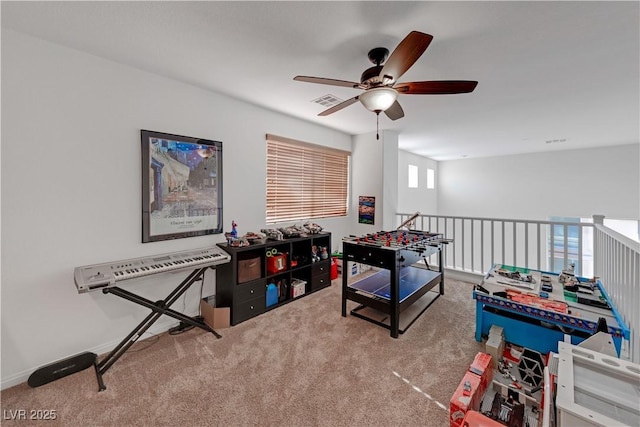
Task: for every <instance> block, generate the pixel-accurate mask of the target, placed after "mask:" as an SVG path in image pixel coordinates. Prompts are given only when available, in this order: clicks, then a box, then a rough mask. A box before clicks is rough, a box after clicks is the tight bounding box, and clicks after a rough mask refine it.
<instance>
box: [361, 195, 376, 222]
mask: <svg viewBox="0 0 640 427" xmlns="http://www.w3.org/2000/svg"><path fill="white" fill-rule="evenodd" d="M375 217H376V198H375V197H373V196H360V197H358V222H359V223H360V224H373V223H374V221H375Z"/></svg>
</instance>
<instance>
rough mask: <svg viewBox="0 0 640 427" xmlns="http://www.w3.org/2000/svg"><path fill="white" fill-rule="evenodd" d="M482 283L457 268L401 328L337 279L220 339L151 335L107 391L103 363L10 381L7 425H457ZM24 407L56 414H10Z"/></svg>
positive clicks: (5, 395)
mask: <svg viewBox="0 0 640 427" xmlns="http://www.w3.org/2000/svg"><path fill="white" fill-rule="evenodd" d="M436 288H437V287H436ZM472 288H473V285H472V284H470V283H465V282H458V281H454V280H448V279H447V280H446V286H445V295H444V296H442V297H440V298H439V299H438V300H436V301H435V302H434V303H433V304H432V305H431V307H429V309H427V311H426V312H425V313H424V314H423V315H422V316H421V317H420V318H419V319H418V320H417V321H416V322H415V323H414V324H413V325H412V326H411V327H410V328H409V329H408V330H407V331H406V332H405V333H404V334H403V335H400V337H399V338H398V339H393V338H391V337H390V335H389V331H388V330H387V329H384V328H382V327H380V326H377V325H374V324H372V323H370V322H367V321H365V320H362V319H359V318H356V317H354V316H350V315H349V316H347V317H346V318H344V317H342V316H341V313H340V307H341V282H340V280H336V281H334V283H333V285H332V286H331V287H329V288H326V289H323V290H321V291H319V292H316V293H314V294H311V295H307V296H305V297H303V298H302V299H299V300H296V301H294V302H292V303H289V304H286V305H284V306H282V307H279V308H277V309H275V310H272V311H270V312H268V313H265V314H263V315H261V316H258V317H256V318H254V319H251V320H249V321H246V322H244V323H241V324H240V325H237V326H234V327H232V328H228V329H222V330H219V332H220V333H221V334H222V336H223V338H221V339H219V340H217V339H215V337H214V336H213V335H212V334H209V333H206V332H204V331H202V330H200V329H193V330H191V331H188V332H185V333H183V334H180V335H174V336H171V335H168V334H163V335H161V336H159V337H152V338H149V339H147V340H145V341H140V342H138V343H137V344H136V345H135V346H134V347H132V349H131V350H130V351H129V352H127V353H126V354H125V355H124V356H123V357H122V358H121V359H120V360H119V361H118V362H117V363H115V364H114V365H113V366H112V367H111V369H110V370H109V371H107V373H106V374H105V375H104V381H105V383H106V386H107V389H106V390H105V391H102V392H98V384H97V382H96V377H95V373H94V371H93V369H87V370H85V371H82V372H79V373H76V374H73V375H71V376H68V377H66V378H62V379H60V380H57V381H54V382H52V383H49V384H46V385H44V386H41V387H38V388H30V387H29V386H28V385H26V384H21V385H18V386H16V387H12V388H10V389H7V390H4V391H2V394H1V398H2V412H3V419H2V425H3V426H14V425H20V426H23V425H31V424H33V425H46V426H147V425H149V426H151V425H154V426H434V427H440V426H447V425H448V414H449V411H448V405H449V399H450V397H451V395H452V394H453V392H454V391H455V389H456V387H457V385H458V383H459V381H460V379H461V378H462V375H463V374H464V372H465V371H466V369H467V367H468V365H469V363H470V362H471V361H472V360H473V357H474V356H475V354H476V353H477V352H478V351H481V350H482V344H481V343H477V342H476V341H475V340H474V330H475V308H474V307H475V306H474V300H473V299H472ZM353 307H355V304H354V303H351V302H349V309H351V308H353ZM133 326H135V325H132V328H133ZM133 350H135V351H133ZM18 410H26V415H27V418H29V415H30V411H31V410H34V411H35V410H44V411H46V410H52V411H55V416H56V419H55V420H53V421H47V422H44V421H29V420H26V421H25V420H10V419H8V418H11V414H15V413H16V411H18Z"/></svg>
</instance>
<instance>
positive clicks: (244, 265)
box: [238, 256, 262, 283]
mask: <svg viewBox="0 0 640 427" xmlns="http://www.w3.org/2000/svg"><path fill="white" fill-rule="evenodd" d="M260 277H262V264H261V263H260V257H259V256H257V257H255V258H247V259H241V260H238V283H244V282H248V281H250V280H255V279H259V278H260Z"/></svg>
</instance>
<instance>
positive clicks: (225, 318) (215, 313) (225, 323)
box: [200, 299, 231, 329]
mask: <svg viewBox="0 0 640 427" xmlns="http://www.w3.org/2000/svg"><path fill="white" fill-rule="evenodd" d="M200 314H201V315H202V317H203V318H204V323H206V324H207V325H209V326H211V327H212V328H213V329H224V328H228V327H229V326H230V325H231V309H230V308H229V307H214V306H212V305H211V304H209V303H208V302H207V300H206V299H202V300H200Z"/></svg>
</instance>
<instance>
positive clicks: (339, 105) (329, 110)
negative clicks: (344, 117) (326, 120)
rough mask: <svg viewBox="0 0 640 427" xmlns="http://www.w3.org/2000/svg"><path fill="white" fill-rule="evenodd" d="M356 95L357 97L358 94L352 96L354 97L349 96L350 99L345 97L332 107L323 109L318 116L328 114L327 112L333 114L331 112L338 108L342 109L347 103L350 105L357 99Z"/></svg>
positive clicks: (338, 109)
mask: <svg viewBox="0 0 640 427" xmlns="http://www.w3.org/2000/svg"><path fill="white" fill-rule="evenodd" d="M358 97H359V96H354V97H353V98H351V99H347V100H346V101H342V102H341V103H340V104H338V105H334V106H333V107H331V108H328V109H326V110H324V111H323V112H322V113H320V114H318V115H319V116H328V115H329V114H333V113H335V112H336V111H340V110H342V109H343V108H345V107H348V106H349V105H351V104H353V103H355V102H357V101H358Z"/></svg>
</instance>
